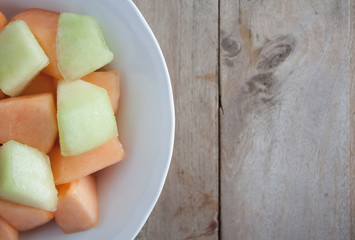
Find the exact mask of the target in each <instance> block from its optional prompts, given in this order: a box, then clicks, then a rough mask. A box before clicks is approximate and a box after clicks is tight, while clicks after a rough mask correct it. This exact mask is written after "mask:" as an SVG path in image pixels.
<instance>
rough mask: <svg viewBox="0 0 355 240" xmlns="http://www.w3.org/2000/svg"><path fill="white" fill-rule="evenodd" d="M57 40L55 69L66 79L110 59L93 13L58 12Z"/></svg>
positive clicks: (105, 62) (73, 78)
mask: <svg viewBox="0 0 355 240" xmlns="http://www.w3.org/2000/svg"><path fill="white" fill-rule="evenodd" d="M56 41H57V59H58V68H59V71H60V72H61V74H62V76H63V78H64V79H65V80H76V79H79V78H81V77H83V76H85V75H87V74H89V73H91V72H93V71H95V70H97V69H99V68H101V67H102V66H104V65H106V64H108V63H109V62H111V61H112V59H113V54H112V52H111V51H110V49H109V48H108V47H107V45H106V42H105V39H104V37H103V35H102V32H101V29H100V26H99V24H98V22H97V21H96V19H95V18H94V17H92V16H86V15H79V14H73V13H61V14H60V16H59V20H58V30H57V40H56Z"/></svg>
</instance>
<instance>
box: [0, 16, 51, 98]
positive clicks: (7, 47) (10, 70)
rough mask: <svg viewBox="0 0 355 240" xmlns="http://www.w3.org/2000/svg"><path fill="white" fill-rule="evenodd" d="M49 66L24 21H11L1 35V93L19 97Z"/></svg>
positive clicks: (46, 58)
mask: <svg viewBox="0 0 355 240" xmlns="http://www.w3.org/2000/svg"><path fill="white" fill-rule="evenodd" d="M48 64H49V60H48V57H47V56H46V54H45V53H44V51H43V49H42V48H41V46H40V45H39V44H38V42H37V40H36V38H35V37H34V36H33V34H32V32H31V30H30V29H29V27H28V26H27V24H26V23H25V22H24V21H22V20H16V21H12V22H10V23H9V24H8V25H7V26H6V27H5V28H4V29H3V30H2V31H1V32H0V89H1V90H2V91H3V92H4V93H6V94H7V95H9V96H16V95H18V94H19V93H21V91H22V90H23V89H24V88H25V87H26V86H27V84H28V83H29V82H30V81H31V79H32V78H33V77H34V76H35V75H36V74H37V73H39V72H40V71H41V70H42V69H43V68H44V67H45V66H47V65H48Z"/></svg>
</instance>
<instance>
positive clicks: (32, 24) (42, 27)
mask: <svg viewBox="0 0 355 240" xmlns="http://www.w3.org/2000/svg"><path fill="white" fill-rule="evenodd" d="M58 19H59V13H58V12H54V11H50V10H45V9H38V8H32V9H27V10H25V11H23V12H21V13H19V14H17V15H16V16H14V17H13V18H12V19H11V21H13V20H23V21H25V22H26V23H27V25H28V27H29V28H30V29H31V31H32V33H33V35H34V36H35V37H36V39H37V41H38V43H39V45H41V47H42V48H43V50H44V52H45V53H46V55H47V56H48V58H49V61H50V63H49V65H48V66H47V67H45V68H44V69H43V70H42V72H43V73H45V74H47V75H50V76H52V77H54V78H57V79H61V78H62V75H61V74H60V72H59V69H58V66H57V52H56V43H55V42H56V36H57V27H58Z"/></svg>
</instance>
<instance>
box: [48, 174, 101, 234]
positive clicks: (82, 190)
mask: <svg viewBox="0 0 355 240" xmlns="http://www.w3.org/2000/svg"><path fill="white" fill-rule="evenodd" d="M57 188H58V192H59V193H58V209H57V211H56V212H55V213H54V218H55V221H56V223H57V224H58V225H59V227H60V228H61V229H62V230H63V232H65V233H73V232H80V231H84V230H87V229H90V228H93V227H94V226H96V225H97V222H98V219H99V206H98V200H97V191H96V182H95V178H94V177H93V176H90V175H89V176H86V177H83V178H80V179H79V180H76V181H74V182H71V183H67V184H64V185H59V186H57Z"/></svg>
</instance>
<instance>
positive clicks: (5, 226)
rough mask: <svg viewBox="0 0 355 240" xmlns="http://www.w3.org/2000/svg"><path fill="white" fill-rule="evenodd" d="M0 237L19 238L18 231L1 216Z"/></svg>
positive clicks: (6, 239)
mask: <svg viewBox="0 0 355 240" xmlns="http://www.w3.org/2000/svg"><path fill="white" fill-rule="evenodd" d="M0 239H1V240H17V239H18V232H17V230H16V229H15V228H14V227H13V226H11V225H10V224H9V223H8V222H6V221H5V219H3V218H1V217H0Z"/></svg>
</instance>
